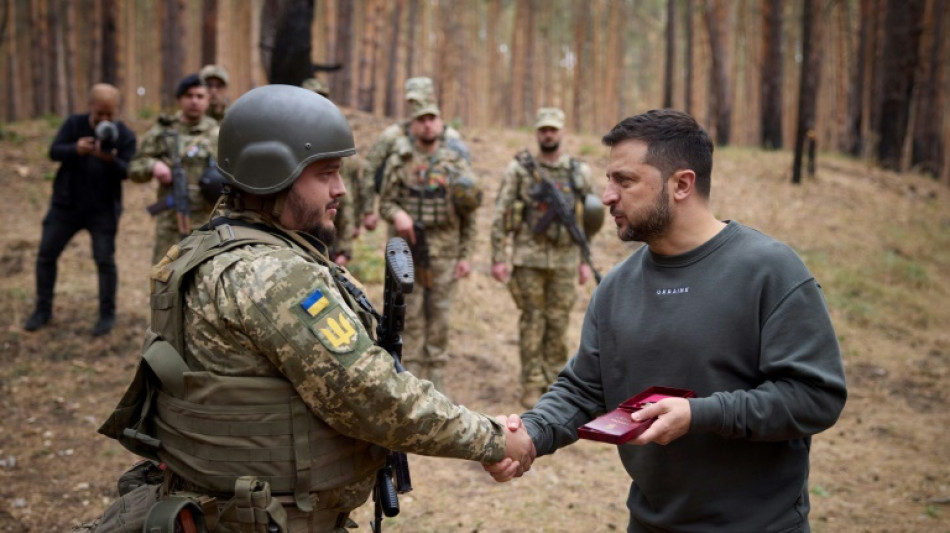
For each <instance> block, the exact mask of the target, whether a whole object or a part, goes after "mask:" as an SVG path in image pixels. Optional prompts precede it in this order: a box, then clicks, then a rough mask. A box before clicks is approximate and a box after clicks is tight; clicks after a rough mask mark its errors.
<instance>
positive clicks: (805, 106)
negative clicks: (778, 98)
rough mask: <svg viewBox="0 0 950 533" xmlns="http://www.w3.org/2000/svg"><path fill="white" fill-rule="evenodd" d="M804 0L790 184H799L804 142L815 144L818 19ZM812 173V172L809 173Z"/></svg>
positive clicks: (810, 0) (810, 1) (810, 2)
mask: <svg viewBox="0 0 950 533" xmlns="http://www.w3.org/2000/svg"><path fill="white" fill-rule="evenodd" d="M816 1H818V2H820V1H821V0H804V2H803V9H802V68H801V77H800V79H799V89H798V124H797V128H796V131H795V160H794V163H793V167H792V183H795V184H799V183H801V181H802V168H801V166H802V158H803V155H804V153H803V152H804V150H805V148H806V146H805V144H806V142H809V139H810V142H811V143H814V142H815V132H814V128H815V109H816V108H817V98H818V83H819V76H818V75H819V73H820V72H821V17H820V16H818V15H819V14H820V10H819V9H815V5H814V4H815V2H816ZM808 153H809V168H812V169H813V168H814V165H815V163H814V154H815V150H814V147H813V146H812V144H809V146H808ZM812 172H814V171H813V170H812Z"/></svg>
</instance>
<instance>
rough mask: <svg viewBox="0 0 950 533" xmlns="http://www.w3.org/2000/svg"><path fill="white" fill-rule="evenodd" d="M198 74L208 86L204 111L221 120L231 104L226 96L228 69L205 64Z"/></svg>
mask: <svg viewBox="0 0 950 533" xmlns="http://www.w3.org/2000/svg"><path fill="white" fill-rule="evenodd" d="M198 76H200V77H201V81H203V82H204V84H205V85H207V86H208V110H207V111H205V113H206V114H207V115H208V116H209V117H211V118H213V119H215V120H217V121H218V122H221V121H222V120H224V114H225V113H226V112H227V110H228V105H230V104H231V99H230V98H229V97H228V71H227V70H225V69H224V67H222V66H219V65H205V66H204V67H202V68H201V71H200V72H199V73H198Z"/></svg>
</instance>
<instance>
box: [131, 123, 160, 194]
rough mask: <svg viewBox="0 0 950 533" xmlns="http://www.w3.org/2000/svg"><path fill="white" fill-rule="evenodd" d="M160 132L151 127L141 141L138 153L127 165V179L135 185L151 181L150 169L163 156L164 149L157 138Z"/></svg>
mask: <svg viewBox="0 0 950 533" xmlns="http://www.w3.org/2000/svg"><path fill="white" fill-rule="evenodd" d="M160 133H161V130H160V129H159V128H157V127H153V128H152V129H151V130H149V131H148V133H146V134H145V137H144V138H143V139H142V144H141V146H139V149H138V152H136V153H135V157H133V158H132V162H131V163H129V179H130V180H132V181H134V182H136V183H145V182H147V181H149V180H151V179H152V168H153V167H154V166H155V162H156V161H159V160H160V159H159V158H160V157H161V156H162V155H164V154H165V147H164V146H163V145H162V142H161V138H160V137H159V135H160Z"/></svg>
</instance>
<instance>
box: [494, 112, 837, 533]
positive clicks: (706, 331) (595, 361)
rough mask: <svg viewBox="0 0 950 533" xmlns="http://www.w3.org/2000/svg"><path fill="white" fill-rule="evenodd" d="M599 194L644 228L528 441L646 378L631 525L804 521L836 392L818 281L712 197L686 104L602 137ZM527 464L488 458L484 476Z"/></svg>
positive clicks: (626, 448) (632, 456) (553, 444)
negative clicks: (650, 400)
mask: <svg viewBox="0 0 950 533" xmlns="http://www.w3.org/2000/svg"><path fill="white" fill-rule="evenodd" d="M603 142H604V144H605V145H607V146H608V147H610V159H609V163H608V166H607V185H606V187H605V189H604V192H603V201H604V205H606V206H608V207H609V208H610V214H611V216H613V220H614V222H615V224H616V226H617V235H618V236H619V237H620V239H621V240H624V241H641V242H644V243H646V245H647V246H644V247H641V248H639V249H638V250H636V251H635V252H634V253H633V254H631V256H630V257H628V258H627V259H626V260H624V261H623V262H621V263H620V264H618V265H617V266H616V267H614V268H613V270H612V271H611V272H610V273H609V274H608V275H607V276H606V277H605V278H604V280H603V283H601V284H600V286H599V287H598V288H597V290H596V291H595V293H594V295H593V297H592V299H591V302H590V306H589V307H588V309H587V312H586V315H585V318H584V325H583V330H582V334H581V341H580V346H579V348H578V350H577V353H576V354H575V355H574V357H573V358H572V359H571V360H570V361H569V362H568V363H567V366H565V368H564V369H563V371H562V372H561V373H560V375H559V377H558V379H557V382H556V383H555V384H554V385H553V386H552V388H551V390H550V391H549V392H548V393H547V394H545V395H544V396H542V397H541V399H540V400H539V401H538V403H537V405H535V407H534V408H533V409H531V410H530V411H528V412H526V413H524V414H523V415H522V420H519V419H518V417H517V416H512V417H509V420H508V424H509V427H517V426H519V425H520V424H521V423H523V424H524V425H525V426H526V427H527V429H528V432H529V433H530V435H531V437H532V440H533V442H534V445H535V448H536V452H537V455H546V454H551V453H554V451H555V450H557V449H558V448H560V447H563V446H567V445H569V444H572V443H573V442H575V441H576V440H577V438H578V435H577V428H578V427H579V426H581V425H583V424H585V423H587V422H589V421H590V420H592V419H593V418H595V417H596V416H598V415H600V414H601V413H604V412H607V411H610V410H612V409H614V408H616V407H617V406H618V405H619V404H620V403H621V402H623V401H624V400H626V399H628V398H630V397H631V396H633V395H635V394H637V393H638V392H640V391H643V390H644V389H647V388H648V387H651V386H668V387H678V388H683V389H689V390H692V391H694V392H695V394H696V397H695V398H689V399H686V398H668V399H664V400H660V401H659V402H656V403H654V404H652V405H650V406H648V407H646V408H644V409H642V410H640V411H637V412H635V413H634V414H632V415H631V416H632V417H633V419H634V420H647V419H651V418H654V417H655V418H656V420H655V422H654V423H653V424H652V426H650V428H649V429H648V430H646V431H645V432H644V433H642V434H641V435H640V436H639V437H636V438H635V439H633V440H631V441H629V442H628V443H627V444H626V445H621V446H619V447H618V450H619V453H620V458H621V460H622V462H623V465H624V468H626V470H627V472H628V473H629V474H630V477H631V478H633V482H632V483H631V485H630V492H629V495H628V498H627V507H628V508H629V510H630V522H629V525H628V528H627V531H629V532H641V531H651V532H652V531H678V532H686V531H702V532H730V533H737V532H763V531H775V532H793V531H794V532H801V531H809V525H808V512H809V501H808V469H809V463H808V461H809V459H808V452H809V449H810V447H811V435H814V434H816V433H819V432H821V431H823V430H825V429H828V428H829V427H831V426H832V425H833V424H834V423H835V421H837V419H838V416H839V414H840V413H841V410H842V408H843V407H844V403H845V399H846V397H847V391H846V388H845V379H844V371H843V368H842V361H841V353H840V350H839V347H838V342H837V339H836V336H835V332H834V329H833V327H832V324H831V319H830V317H829V315H828V309H827V306H826V304H825V300H824V296H823V295H822V292H821V287H820V285H819V284H818V282H817V281H816V280H815V279H814V277H812V275H811V274H810V273H809V272H808V269H807V268H806V267H805V265H804V264H803V263H802V261H801V259H799V257H798V256H797V255H796V254H795V252H794V251H793V250H792V249H791V248H789V247H788V246H787V245H785V244H783V243H780V242H778V241H776V240H774V239H772V238H770V237H768V236H766V235H763V234H762V233H759V232H758V231H756V230H753V229H751V228H749V227H746V226H743V225H742V224H740V223H738V222H736V221H720V220H718V219H716V217H715V215H714V214H713V213H712V211H711V210H710V207H709V192H710V174H711V171H712V152H713V145H712V142H711V141H710V139H709V136H708V135H707V134H706V132H705V131H703V129H702V128H701V127H700V126H699V125H698V124H697V123H696V121H695V120H693V119H692V117H690V116H689V115H686V114H684V113H682V112H678V111H673V110H654V111H648V112H646V113H643V114H641V115H637V116H634V117H630V118H627V119H625V120H623V121H622V122H620V123H619V124H617V125H616V126H615V127H614V128H613V130H611V131H610V132H609V133H608V134H607V135H605V136H604V138H603ZM527 467H530V464H520V465H519V464H517V463H511V462H510V461H503V462H502V463H499V464H496V465H487V466H486V470H488V471H489V472H491V473H492V475H493V476H494V477H495V479H496V480H499V481H505V480H507V479H510V478H511V477H513V476H516V475H520V473H521V472H523V471H524V470H527Z"/></svg>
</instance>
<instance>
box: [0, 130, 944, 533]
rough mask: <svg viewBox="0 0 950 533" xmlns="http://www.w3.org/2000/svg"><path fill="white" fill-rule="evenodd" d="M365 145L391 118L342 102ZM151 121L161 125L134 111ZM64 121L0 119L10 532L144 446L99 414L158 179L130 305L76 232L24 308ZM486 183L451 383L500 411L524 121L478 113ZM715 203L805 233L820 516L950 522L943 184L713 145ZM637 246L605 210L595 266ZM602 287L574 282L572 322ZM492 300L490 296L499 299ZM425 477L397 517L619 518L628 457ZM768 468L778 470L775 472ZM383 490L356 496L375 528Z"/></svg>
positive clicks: (512, 373)
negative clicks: (100, 275) (823, 393)
mask: <svg viewBox="0 0 950 533" xmlns="http://www.w3.org/2000/svg"><path fill="white" fill-rule="evenodd" d="M349 115H350V116H351V117H352V122H353V124H354V130H355V133H356V137H357V141H358V145H359V146H360V148H366V147H367V145H368V144H369V143H371V142H372V141H373V139H374V138H375V136H376V135H377V133H378V132H379V131H381V130H382V129H383V128H384V127H385V126H386V125H388V123H389V122H388V121H386V120H384V119H379V118H374V117H371V116H368V115H364V114H357V113H349ZM130 123H131V126H132V127H133V129H135V130H136V131H137V132H138V133H139V134H140V135H141V134H142V133H143V132H144V131H145V129H146V128H147V127H148V126H149V122H147V121H143V120H132V121H130ZM57 126H58V122H57V121H56V120H38V121H30V122H23V123H16V124H6V125H3V127H2V130H0V134H2V138H0V161H3V164H2V165H0V190H2V191H4V196H6V197H7V199H8V202H7V203H6V204H5V205H6V207H5V208H3V209H0V228H2V231H0V272H2V273H3V274H2V276H0V417H2V421H0V532H18V533H22V532H43V533H45V532H52V531H64V530H68V529H69V528H70V527H71V526H72V525H74V524H76V523H78V522H80V521H82V520H84V519H89V518H91V517H94V516H97V515H98V514H99V513H101V512H102V510H103V509H104V508H105V507H106V506H107V505H108V504H109V502H110V501H112V499H113V498H114V497H115V495H116V489H115V486H116V485H115V482H116V479H117V477H118V476H119V475H120V474H121V473H122V472H123V471H124V470H126V469H127V468H128V467H129V466H130V465H131V464H132V463H133V462H134V461H135V457H134V456H132V455H131V454H129V453H128V452H126V451H125V450H124V449H123V448H122V447H120V446H119V445H118V444H117V443H115V442H113V441H110V440H108V439H106V438H105V437H103V436H101V435H98V434H97V433H96V428H97V427H98V426H99V424H100V423H101V422H102V421H103V419H104V417H105V416H106V415H107V414H108V413H110V412H111V409H112V408H113V406H114V405H115V403H116V402H117V401H118V399H119V397H120V395H121V394H122V392H123V391H124V388H125V386H126V384H127V383H128V381H129V380H130V378H131V376H132V373H133V371H134V369H135V365H136V361H137V358H138V351H139V347H140V345H141V342H142V338H143V332H144V330H145V327H146V323H147V320H148V292H147V291H148V282H147V277H146V273H147V272H148V270H149V258H150V254H151V248H152V235H153V224H152V222H151V220H150V219H149V217H148V216H147V214H146V213H145V210H144V207H145V206H146V205H147V204H148V203H150V202H151V200H152V198H153V196H154V192H153V186H152V185H151V184H149V185H140V184H134V183H126V184H125V191H124V192H125V200H124V203H125V212H124V215H123V217H122V223H121V228H120V232H119V237H118V251H117V260H118V265H119V276H120V287H119V295H120V302H119V309H118V312H119V315H118V323H117V326H116V328H115V329H114V330H113V332H112V333H111V334H110V335H108V336H105V337H103V338H93V337H91V336H90V331H91V329H92V326H93V324H94V322H95V319H96V313H97V304H96V294H97V287H96V275H95V267H94V264H93V261H92V257H91V252H90V245H89V238H88V236H87V235H86V234H85V233H83V234H80V235H79V236H78V237H77V238H75V239H74V240H73V242H72V243H71V244H70V245H69V246H68V247H67V249H66V251H65V252H64V254H63V256H62V257H61V258H60V261H59V280H58V283H57V286H56V302H55V306H54V318H53V320H52V322H51V324H50V325H49V326H48V327H46V328H44V329H41V330H39V331H37V332H34V333H29V332H26V331H24V330H23V329H22V324H23V321H24V320H25V319H26V317H27V316H28V315H29V313H30V311H31V309H32V305H33V298H34V271H33V268H34V261H35V259H36V250H37V246H38V244H39V239H40V229H41V221H42V218H43V215H44V213H45V212H46V209H47V204H48V201H49V194H50V185H51V179H52V176H53V173H54V172H55V169H56V166H55V164H54V163H52V162H50V161H49V160H48V159H47V152H48V148H49V143H50V141H51V139H52V137H53V135H54V134H55V131H56V128H57ZM465 133H466V138H467V140H468V141H469V143H470V147H471V149H472V154H473V159H474V166H475V170H476V172H477V174H478V175H479V176H480V178H481V179H482V181H483V184H484V188H485V191H486V193H487V197H486V199H485V203H484V204H483V208H482V209H481V211H480V217H479V225H480V233H479V237H478V243H477V254H476V256H475V260H474V273H473V275H472V276H471V277H470V278H468V279H466V280H464V281H462V282H461V286H460V290H459V291H458V298H457V301H456V303H455V306H454V311H453V313H454V315H453V327H452V331H451V351H452V353H453V356H454V362H453V364H452V365H451V366H450V367H449V369H448V376H447V379H446V387H447V389H448V392H449V394H450V395H451V396H452V397H453V398H454V399H455V400H457V401H459V402H460V403H463V404H465V405H467V406H470V407H472V408H474V409H476V410H481V411H484V412H487V413H492V414H502V413H511V412H520V411H521V407H520V405H519V404H518V385H517V375H518V354H517V329H516V328H517V318H516V316H517V315H516V309H515V307H514V305H513V304H512V302H511V298H510V296H509V294H508V292H507V290H506V289H505V287H504V286H503V285H501V284H498V283H496V282H494V281H493V280H492V278H491V275H490V258H489V238H488V235H489V231H488V229H489V228H488V226H489V221H490V218H491V209H492V205H493V195H494V193H495V191H496V189H497V184H498V180H499V178H500V175H501V172H502V170H503V169H504V167H505V165H507V163H508V162H509V161H510V159H511V157H512V156H513V154H514V153H515V152H516V151H517V150H518V149H520V148H523V147H533V145H534V140H533V137H532V134H531V132H530V131H528V130H495V129H492V130H477V131H466V132H465ZM566 146H567V148H568V150H569V151H570V152H571V153H573V154H575V155H579V156H581V157H582V158H584V159H585V160H586V161H588V162H589V163H590V164H591V166H592V167H593V171H594V172H593V173H594V176H595V180H596V183H597V185H598V186H600V185H602V184H603V174H604V167H605V165H606V153H607V152H606V150H605V149H604V148H603V147H601V146H600V143H599V138H598V137H596V136H581V135H571V134H569V135H568V138H567V141H566ZM715 158H716V163H715V170H714V176H713V193H712V204H713V207H714V210H715V212H716V213H717V216H719V217H720V218H722V219H735V220H738V221H741V222H743V223H745V224H747V225H750V226H752V227H755V228H758V229H760V230H762V231H763V232H765V233H768V234H770V235H772V236H774V237H776V238H779V239H781V240H783V241H785V242H788V243H789V244H791V245H792V246H793V247H794V248H795V249H796V251H797V252H798V253H799V254H800V255H801V256H802V258H803V259H804V260H805V262H806V264H807V265H808V266H809V268H810V269H811V270H812V272H813V273H814V274H815V275H816V277H817V278H818V280H819V281H820V282H821V283H822V286H823V288H824V290H825V293H826V296H827V298H828V302H829V306H830V308H831V314H832V318H833V320H834V323H835V327H836V330H837V332H838V335H839V339H840V342H841V347H842V353H843V354H844V361H845V370H846V373H847V378H848V386H849V398H848V403H847V405H846V407H845V409H844V412H843V414H842V416H841V419H840V420H839V422H838V423H837V424H836V425H835V426H834V427H833V428H831V429H829V430H828V431H825V432H824V433H821V434H819V435H817V436H815V438H814V440H813V445H812V452H811V476H810V491H811V501H812V514H811V523H812V529H813V530H814V531H816V532H932V531H940V532H948V531H950V444H948V436H950V429H948V428H950V392H948V391H950V305H948V303H947V302H948V301H950V190H948V189H947V188H946V187H945V186H943V185H940V184H936V183H934V182H933V181H932V180H930V179H927V178H923V177H920V176H916V175H912V174H895V173H892V172H886V171H882V170H879V169H876V168H873V167H870V166H868V165H866V164H865V163H863V162H860V161H856V160H851V159H846V158H843V157H840V156H834V155H825V154H822V155H821V156H820V158H819V164H818V172H817V175H816V177H814V178H809V179H807V180H806V181H805V183H803V184H801V185H799V186H795V185H791V184H790V167H791V160H792V157H791V154H790V153H789V152H762V151H758V150H754V149H744V148H726V149H719V150H717V153H716V156H715ZM384 235H385V229H384V228H381V229H378V230H377V231H375V232H373V233H370V234H366V235H364V236H363V237H362V238H361V240H360V241H359V244H358V248H357V252H356V257H355V262H354V263H355V268H354V271H355V272H356V274H357V275H358V276H360V277H361V278H362V279H363V280H364V281H365V282H366V283H367V286H368V288H369V291H370V295H371V297H372V298H373V300H374V302H376V303H377V304H378V302H379V301H380V300H379V296H380V294H381V286H380V281H381V277H380V269H379V266H378V265H379V263H380V261H379V260H378V259H377V258H378V257H379V256H380V255H381V248H382V246H383V243H384ZM634 247H635V245H631V244H625V243H621V242H619V241H618V239H617V238H616V236H615V233H614V231H613V229H612V227H610V222H609V221H608V223H607V227H605V228H604V230H603V231H602V232H601V233H600V235H599V236H598V237H597V238H596V239H595V240H594V241H593V245H592V249H593V257H594V261H595V263H596V265H597V266H598V267H599V268H600V270H601V271H603V272H606V271H607V270H609V269H610V267H611V266H612V265H614V264H615V263H617V262H618V261H619V260H621V259H622V258H623V257H625V256H627V255H628V254H629V253H630V252H631V251H632V250H633V249H634ZM592 290H593V288H592V287H591V286H589V285H588V286H584V287H579V288H578V293H579V296H580V298H579V301H578V303H577V305H576V307H575V309H574V313H573V316H572V324H571V328H570V330H569V332H568V335H569V342H570V344H571V345H572V346H576V342H577V339H578V336H579V326H580V322H581V317H582V315H583V312H584V309H585V307H586V304H587V302H588V300H589V297H590V294H591V292H592ZM489 310H490V311H489ZM410 465H411V468H412V478H413V485H414V488H415V490H414V491H413V492H412V493H410V494H406V495H404V496H403V497H402V498H401V506H402V512H401V513H400V515H399V516H398V517H396V518H393V519H387V520H386V521H385V529H386V530H387V531H391V532H410V531H411V532H418V531H423V532H450V531H459V532H477V531H481V532H504V531H544V532H561V531H564V532H567V531H598V532H599V531H624V530H625V529H626V523H627V511H626V508H625V505H624V502H625V499H626V494H627V488H628V485H629V482H630V480H629V478H628V477H627V475H626V473H625V472H624V470H623V468H622V466H621V464H620V461H619V459H618V457H617V453H616V450H615V449H614V447H613V446H610V445H606V444H599V443H592V442H586V441H582V442H579V443H577V444H575V445H573V446H570V447H568V448H566V449H563V450H561V451H559V452H557V453H556V454H554V455H553V456H550V457H544V458H541V459H539V460H538V461H537V462H536V463H535V466H534V467H533V468H532V470H531V472H529V473H528V474H527V475H526V476H525V477H524V478H521V479H518V480H515V481H514V482H511V483H507V484H496V483H494V482H493V481H492V480H491V479H490V478H489V477H488V476H487V475H486V474H485V473H484V472H483V471H482V469H481V466H480V465H477V464H474V463H469V462H464V461H459V460H447V459H434V458H428V457H418V456H410ZM763 475H767V473H763ZM370 513H371V504H368V505H366V506H364V507H362V508H361V509H359V510H358V511H357V513H355V518H356V519H357V521H358V522H359V523H360V525H361V526H360V529H359V530H358V531H368V529H367V528H368V523H369V517H370Z"/></svg>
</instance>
